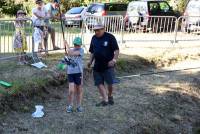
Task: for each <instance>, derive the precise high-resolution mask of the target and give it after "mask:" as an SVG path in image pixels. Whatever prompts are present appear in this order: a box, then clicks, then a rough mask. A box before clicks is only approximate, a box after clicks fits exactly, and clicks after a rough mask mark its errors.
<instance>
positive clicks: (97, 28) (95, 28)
mask: <svg viewBox="0 0 200 134" xmlns="http://www.w3.org/2000/svg"><path fill="white" fill-rule="evenodd" d="M100 29H104V27H103V26H102V27H94V28H93V30H100Z"/></svg>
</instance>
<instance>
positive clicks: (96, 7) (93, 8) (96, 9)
mask: <svg viewBox="0 0 200 134" xmlns="http://www.w3.org/2000/svg"><path fill="white" fill-rule="evenodd" d="M103 10H104V5H100V4H92V5H90V6H89V7H88V9H87V12H90V13H92V12H93V13H97V12H101V11H103Z"/></svg>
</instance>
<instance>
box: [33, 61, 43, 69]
mask: <svg viewBox="0 0 200 134" xmlns="http://www.w3.org/2000/svg"><path fill="white" fill-rule="evenodd" d="M31 65H32V66H34V67H37V68H39V69H41V68H44V67H47V65H45V64H44V63H43V62H38V63H34V64H31Z"/></svg>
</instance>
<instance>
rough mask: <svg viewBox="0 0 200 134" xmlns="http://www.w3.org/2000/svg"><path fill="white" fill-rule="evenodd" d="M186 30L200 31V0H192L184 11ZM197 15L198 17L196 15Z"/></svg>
mask: <svg viewBox="0 0 200 134" xmlns="http://www.w3.org/2000/svg"><path fill="white" fill-rule="evenodd" d="M184 16H185V17H184V18H185V20H184V22H183V24H182V26H184V30H185V31H186V32H188V33H190V32H195V31H200V0H190V1H189V2H188V4H187V6H186V9H185V12H184ZM195 16H196V17H195Z"/></svg>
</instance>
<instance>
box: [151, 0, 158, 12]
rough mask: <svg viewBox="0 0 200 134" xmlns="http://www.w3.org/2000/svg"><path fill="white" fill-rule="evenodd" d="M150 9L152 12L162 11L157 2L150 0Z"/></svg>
mask: <svg viewBox="0 0 200 134" xmlns="http://www.w3.org/2000/svg"><path fill="white" fill-rule="evenodd" d="M149 10H150V12H155V13H156V12H158V11H160V7H159V4H158V3H157V2H150V3H149Z"/></svg>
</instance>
